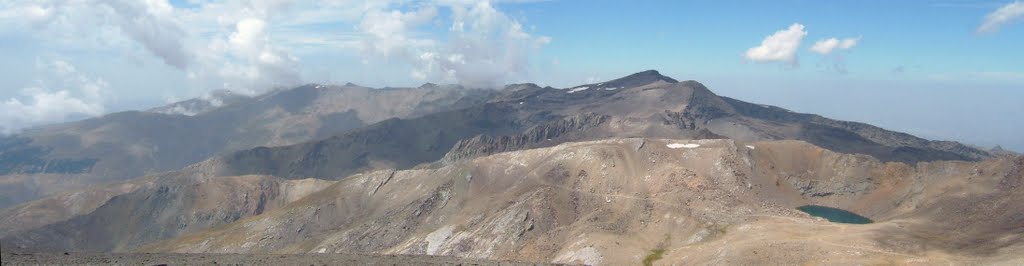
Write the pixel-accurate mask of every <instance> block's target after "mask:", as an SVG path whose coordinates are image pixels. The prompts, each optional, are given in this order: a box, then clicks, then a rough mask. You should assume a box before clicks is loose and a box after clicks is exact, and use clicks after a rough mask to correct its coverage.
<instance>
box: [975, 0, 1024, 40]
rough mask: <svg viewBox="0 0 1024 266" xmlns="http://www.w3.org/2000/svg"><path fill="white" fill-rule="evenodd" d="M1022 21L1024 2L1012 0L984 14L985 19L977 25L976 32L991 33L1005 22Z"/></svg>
mask: <svg viewBox="0 0 1024 266" xmlns="http://www.w3.org/2000/svg"><path fill="white" fill-rule="evenodd" d="M1018 21H1024V3H1021V2H1018V1H1014V2H1013V3H1009V4H1006V5H1005V6H1002V7H1000V8H999V9H996V11H993V12H992V13H989V14H988V15H986V16H985V20H984V21H983V22H982V23H981V26H979V27H978V30H977V32H978V33H991V32H995V31H997V30H999V28H1001V27H1003V26H1005V25H1006V24H1010V23H1014V22H1018Z"/></svg>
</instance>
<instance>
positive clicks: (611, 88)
mask: <svg viewBox="0 0 1024 266" xmlns="http://www.w3.org/2000/svg"><path fill="white" fill-rule="evenodd" d="M621 88H622V87H618V88H615V87H608V88H604V90H606V91H613V90H617V89H621Z"/></svg>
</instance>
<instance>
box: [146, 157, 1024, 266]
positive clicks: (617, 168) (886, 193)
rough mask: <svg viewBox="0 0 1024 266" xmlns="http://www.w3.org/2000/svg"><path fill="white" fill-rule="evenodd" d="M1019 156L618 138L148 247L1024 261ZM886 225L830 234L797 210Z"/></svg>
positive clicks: (526, 257)
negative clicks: (883, 153) (903, 157)
mask: <svg viewBox="0 0 1024 266" xmlns="http://www.w3.org/2000/svg"><path fill="white" fill-rule="evenodd" d="M1022 168H1024V158H1022V157H1000V158H996V159H991V160H986V161H982V162H963V161H941V162H930V163H919V164H917V165H916V166H913V165H907V164H905V163H901V162H882V161H879V160H877V159H875V158H872V157H870V156H866V155H855V154H842V153H835V152H832V151H828V150H825V149H822V148H819V147H816V146H813V145H810V144H807V143H805V142H799V141H767V142H750V143H745V142H737V141H734V140H651V139H609V140H601V141H592V142H580V143H566V144H562V145H558V146H555V147H551V148H542V149H531V150H523V151H515V152H506V153H499V154H495V155H491V156H486V157H479V158H476V159H472V160H462V161H458V162H453V163H451V164H447V165H444V166H441V167H439V168H433V169H417V170H405V171H397V172H394V171H377V172H370V173H366V174H357V175H355V176H352V177H349V178H346V179H344V180H342V181H339V182H338V183H336V184H334V185H332V186H330V187H328V188H326V189H324V190H322V191H320V192H317V193H313V194H311V195H309V196H308V197H306V198H304V199H301V200H298V201H295V202H293V203H291V204H288V205H286V206H283V207H280V208H276V209H274V210H270V211H267V212H265V213H262V214H260V215H256V216H252V217H248V218H243V219H241V220H239V221H237V222H233V223H231V224H228V225H226V226H222V227H216V228H212V229H210V230H205V231H199V232H194V233H190V234H187V235H184V236H182V237H179V238H177V239H174V240H169V241H163V242H159V243H156V244H152V245H149V246H147V247H145V248H143V249H141V251H146V252H189V253H193V252H217V253H222V252H227V253H235V252H243V253H249V252H254V253H264V252H284V253H335V252H342V253H353V252H354V253H382V254H417V255H423V254H425V255H445V256H458V257H467V258H486V259H510V260H521V261H540V262H557V263H585V264H607V265H623V264H636V263H639V262H640V261H641V260H643V259H644V258H645V257H647V256H648V255H651V254H653V253H656V252H658V253H660V252H663V254H662V255H663V257H664V258H663V259H662V260H663V261H665V262H687V263H698V264H722V263H726V264H737V263H739V264H744V263H754V264H763V263H768V264H803V263H819V262H822V261H827V262H834V263H839V264H863V263H869V264H877V263H883V264H936V263H947V262H953V263H959V264H975V263H993V262H1012V261H1017V262H1020V261H1021V259H1022V257H1021V256H1020V254H1021V253H1020V251H1024V245H1022V244H1024V241H1022V240H1024V239H1022V237H1021V236H1022V235H1024V227H1021V226H1020V224H1022V223H1024V216H1022V215H1021V214H1020V212H1017V211H1015V210H1019V209H1020V208H1021V206H1020V202H1024V201H1021V200H1024V193H1022V192H1021V190H1019V189H1014V188H1017V187H1019V186H1021V185H1024V183H1022V175H1021V171H1022V170H1021V169H1022ZM808 204H815V205H824V206H831V207H837V208H843V209H846V210H850V211H853V212H856V213H859V214H862V215H865V216H867V217H869V218H871V219H873V220H875V221H876V222H875V223H873V224H867V225H852V224H834V223H829V222H826V221H824V220H820V219H818V218H811V217H809V216H807V215H806V214H803V213H801V212H798V211H796V210H795V207H797V206H802V205H808Z"/></svg>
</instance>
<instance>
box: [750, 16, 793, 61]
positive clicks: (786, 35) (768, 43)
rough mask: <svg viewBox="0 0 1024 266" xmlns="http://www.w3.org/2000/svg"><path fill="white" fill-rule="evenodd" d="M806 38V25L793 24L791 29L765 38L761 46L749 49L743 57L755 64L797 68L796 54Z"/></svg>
mask: <svg viewBox="0 0 1024 266" xmlns="http://www.w3.org/2000/svg"><path fill="white" fill-rule="evenodd" d="M805 36H807V31H805V30H804V25H803V24H800V23H793V25H791V26H789V28H787V29H784V30H780V31H777V32H775V33H774V34H772V35H770V36H768V37H766V38H764V40H763V41H761V45H760V46H757V47H753V48H750V49H747V52H746V53H745V54H744V55H743V56H744V57H745V58H746V59H747V60H750V61H753V62H761V63H766V62H783V63H787V64H789V65H792V66H796V65H798V61H797V55H796V52H797V51H798V50H799V49H800V43H801V42H802V41H803V39H804V37H805Z"/></svg>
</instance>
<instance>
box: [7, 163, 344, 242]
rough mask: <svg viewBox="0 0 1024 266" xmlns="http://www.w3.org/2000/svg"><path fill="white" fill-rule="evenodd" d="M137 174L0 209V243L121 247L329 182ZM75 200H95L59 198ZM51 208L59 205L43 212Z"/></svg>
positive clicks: (245, 212)
mask: <svg viewBox="0 0 1024 266" xmlns="http://www.w3.org/2000/svg"><path fill="white" fill-rule="evenodd" d="M143 180H144V181H141V180H140V181H133V182H129V183H126V184H118V185H111V186H110V187H115V188H123V189H124V190H122V191H119V192H120V193H110V192H108V193H98V192H106V191H109V190H110V189H108V188H103V187H99V188H94V189H91V190H85V191H83V192H79V193H84V194H85V195H91V194H99V195H102V196H104V197H105V198H106V199H103V198H95V199H88V198H85V199H83V198H81V197H80V196H78V195H75V194H68V195H60V196H54V197H49V198H46V199H43V200H39V201H35V202H32V203H30V204H28V205H23V206H20V207H18V208H15V209H11V210H10V211H5V213H4V214H10V215H11V216H9V218H5V220H4V222H5V223H4V224H3V226H2V227H0V228H2V229H3V234H0V237H4V238H2V240H0V243H3V244H4V245H5V246H10V247H15V248H28V249H30V250H44V251H62V250H74V251H89V252H100V251H103V252H111V251H126V250H131V249H134V248H136V247H138V246H140V245H143V244H147V243H151V242H154V241H158V240H163V239H168V238H173V237H176V236H178V235H180V234H184V233H188V232H194V231H200V230H204V229H207V228H210V227H213V226H217V225H221V224H226V223H230V222H233V221H236V220H238V219H241V218H244V217H248V216H251V215H257V214H260V213H263V212H265V211H268V210H272V209H274V208H278V207H280V206H284V205H286V204H287V203H289V202H293V201H296V200H299V199H301V198H303V197H305V196H306V195H309V194H311V193H313V192H316V191H319V190H320V189H323V188H325V187H327V186H329V185H330V184H331V183H333V181H325V180H319V179H303V180H283V179H280V178H274V177H267V176H232V177H216V178H209V177H193V176H172V175H165V176H159V177H153V178H147V179H143ZM111 194H113V195H112V196H110V195H111ZM77 200H87V201H88V200H93V201H99V202H103V204H102V205H99V206H94V207H92V209H85V208H72V207H71V206H68V205H67V204H72V206H73V205H74V204H75V202H76V201H77ZM100 200H102V201H100ZM41 204H46V205H41ZM56 210H64V211H63V212H58V213H51V212H55V211H56ZM39 213H41V214H42V215H40V214H39Z"/></svg>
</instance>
